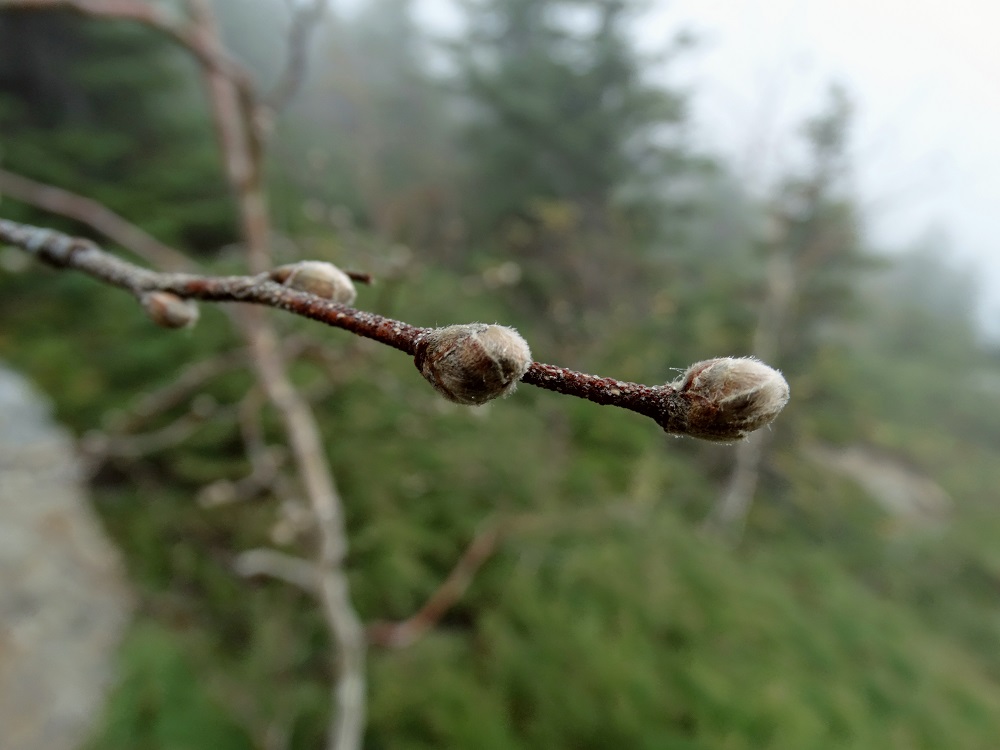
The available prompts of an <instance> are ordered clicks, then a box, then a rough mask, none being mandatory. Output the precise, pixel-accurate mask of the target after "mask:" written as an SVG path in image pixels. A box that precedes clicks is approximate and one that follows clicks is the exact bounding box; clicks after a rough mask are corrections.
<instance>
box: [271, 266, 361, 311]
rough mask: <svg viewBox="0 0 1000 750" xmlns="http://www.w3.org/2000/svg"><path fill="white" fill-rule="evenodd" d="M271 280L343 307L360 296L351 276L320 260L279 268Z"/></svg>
mask: <svg viewBox="0 0 1000 750" xmlns="http://www.w3.org/2000/svg"><path fill="white" fill-rule="evenodd" d="M271 278H272V279H274V280H275V281H279V282H281V283H283V284H284V285H285V286H287V287H289V288H291V289H298V290H299V291H302V292H309V293H310V294H315V295H316V296H317V297H322V298H323V299H328V300H330V301H332V302H339V303H340V304H342V305H350V304H353V302H354V299H355V297H357V294H358V293H357V291H356V290H355V288H354V282H353V281H351V277H350V276H348V275H347V274H346V273H344V272H343V271H341V270H340V269H339V268H337V267H336V266H335V265H333V263H326V262H324V261H319V260H303V261H300V262H299V263H292V264H291V265H287V266H279V267H278V268H275V269H274V270H272V271H271Z"/></svg>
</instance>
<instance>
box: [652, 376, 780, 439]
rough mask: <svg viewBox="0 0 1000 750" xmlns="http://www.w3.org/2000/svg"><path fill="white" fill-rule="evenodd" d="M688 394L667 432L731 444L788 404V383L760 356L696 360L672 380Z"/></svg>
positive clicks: (763, 424) (765, 421)
mask: <svg viewBox="0 0 1000 750" xmlns="http://www.w3.org/2000/svg"><path fill="white" fill-rule="evenodd" d="M671 385H672V386H673V388H674V389H676V390H677V392H678V393H679V394H681V395H682V396H683V397H684V399H683V403H684V405H685V406H684V408H682V409H681V412H680V414H679V415H677V416H676V417H674V420H672V423H671V424H670V426H669V427H668V428H667V431H668V432H673V433H678V434H685V435H691V436H692V437H697V438H701V439H703V440H714V441H716V442H723V443H728V442H732V441H734V440H740V439H742V438H744V437H746V436H747V435H748V434H749V433H751V432H753V431H754V430H756V429H759V428H761V427H763V426H765V425H767V424H769V423H770V422H771V420H773V419H774V418H775V417H776V416H778V413H779V412H780V411H781V410H782V409H783V408H784V406H785V404H786V403H788V396H789V390H788V383H787V382H786V381H785V378H784V377H783V376H782V375H781V373H780V372H778V371H777V370H775V369H773V368H771V367H768V366H767V365H765V364H764V363H763V362H760V361H758V360H756V359H750V358H746V359H737V358H734V357H724V358H721V359H709V360H705V361H704V362H696V363H695V364H693V365H691V366H690V367H689V368H688V369H687V370H686V371H685V372H684V374H683V375H682V376H681V377H680V378H678V379H677V380H675V381H674V382H673V383H672V384H671Z"/></svg>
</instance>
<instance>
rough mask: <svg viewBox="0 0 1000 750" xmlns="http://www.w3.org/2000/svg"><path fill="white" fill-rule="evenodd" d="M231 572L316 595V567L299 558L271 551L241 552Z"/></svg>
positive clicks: (253, 550)
mask: <svg viewBox="0 0 1000 750" xmlns="http://www.w3.org/2000/svg"><path fill="white" fill-rule="evenodd" d="M233 570H235V571H236V572H237V573H238V574H240V575H241V576H243V577H244V578H253V577H254V576H269V577H271V578H276V579H278V580H279V581H284V582H285V583H290V584H292V585H293V586H295V587H297V588H300V589H302V590H303V591H305V592H306V593H309V594H312V595H313V596H315V595H316V594H317V593H318V582H319V576H318V575H317V570H316V566H315V565H314V564H313V563H311V562H309V561H307V560H303V559H302V558H300V557H293V556H292V555H286V554H285V553H284V552H278V551H277V550H273V549H266V548H260V549H251V550H247V551H246V552H241V553H240V554H239V555H237V557H236V560H235V561H234V562H233Z"/></svg>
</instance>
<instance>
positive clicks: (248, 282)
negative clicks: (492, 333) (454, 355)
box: [0, 219, 787, 440]
mask: <svg viewBox="0 0 1000 750" xmlns="http://www.w3.org/2000/svg"><path fill="white" fill-rule="evenodd" d="M0 240H4V241H6V242H9V243H11V244H12V245H15V246H17V247H20V248H22V249H24V250H26V251H28V252H29V253H31V254H32V255H34V256H35V257H37V258H38V259H39V260H41V261H44V262H46V263H48V264H49V265H52V266H55V267H57V268H75V269H77V270H80V271H83V272H85V273H87V274H89V275H91V276H93V277H94V278H97V279H99V280H101V281H104V282H107V283H109V284H111V285H113V286H117V287H120V288H122V289H126V290H128V291H130V292H132V293H133V294H134V295H136V296H140V295H141V294H142V293H143V292H148V291H153V290H161V291H167V292H172V293H174V294H176V295H178V296H180V297H183V298H187V299H199V300H204V301H208V302H248V303H254V304H258V305H265V306H268V307H274V308H277V309H281V310H286V311H288V312H291V313H294V314H296V315H300V316H302V317H306V318H311V319H313V320H317V321H319V322H321V323H326V324H327V325H330V326H334V327H336V328H343V329H344V330H347V331H350V332H351V333H354V334H356V335H358V336H363V337H365V338H369V339H373V340H375V341H378V342H380V343H382V344H385V345H387V346H391V347H393V348H395V349H399V350H400V351H402V352H406V353H407V354H411V355H412V354H415V352H416V350H417V344H418V343H419V341H420V339H421V337H422V336H423V335H425V334H427V333H428V331H429V330H430V329H427V328H419V327H417V326H413V325H410V324H408V323H403V322H401V321H398V320H393V319H391V318H384V317H382V316H380V315H376V314H375V313H370V312H365V311H362V310H357V309H355V308H353V307H349V306H347V305H341V304H337V303H335V302H330V301H329V300H325V299H322V298H320V297H317V296H315V295H312V294H309V293H307V292H300V291H296V290H293V289H289V288H287V287H285V286H282V285H280V284H278V283H276V282H274V281H271V280H270V277H269V276H268V275H267V274H260V275H258V276H200V275H193V274H177V273H173V274H167V273H156V272H154V271H150V270H148V269H145V268H140V267H138V266H135V265H133V264H131V263H127V262H125V261H123V260H121V259H119V258H116V257H114V256H113V255H110V254H109V253H107V252H105V251H103V250H101V249H100V248H98V247H97V246H96V245H95V244H94V243H92V242H90V241H89V240H83V239H79V238H73V237H70V236H68V235H65V234H62V233H59V232H55V231H53V230H49V229H41V228H38V227H33V226H29V225H26V224H18V223H15V222H12V221H7V220H4V219H0ZM522 381H523V382H525V383H528V384H530V385H534V386H537V387H539V388H544V389H546V390H550V391H555V392H556V393H562V394H564V395H568V396H576V397H577V398H583V399H587V400H588V401H593V402H594V403H596V404H602V405H605V406H617V407H621V408H623V409H628V410H630V411H634V412H637V413H639V414H643V415H645V416H647V417H650V418H652V419H653V420H654V421H655V422H656V423H657V424H659V425H660V426H661V427H663V429H664V430H666V431H667V432H669V433H672V434H694V435H695V436H697V437H707V438H708V439H719V438H718V437H716V436H714V435H712V434H705V433H704V431H701V432H700V433H699V431H698V430H696V429H695V428H696V427H703V425H692V424H689V413H690V412H691V410H692V409H695V408H697V409H701V410H705V411H707V412H711V414H710V415H709V416H710V417H712V418H713V419H718V420H720V427H724V426H725V423H724V417H725V416H726V415H725V414H724V413H723V412H724V409H723V406H724V404H723V405H722V406H720V407H719V408H718V410H717V411H719V414H715V412H714V411H713V409H714V408H715V407H714V406H713V403H712V402H711V401H710V400H709V399H708V398H706V396H705V395H703V394H700V393H698V392H694V391H693V390H688V389H687V388H685V387H677V386H676V385H655V386H648V385H642V384H639V383H629V382H624V381H621V380H614V379H613V378H602V377H599V376H597V375H589V374H586V373H581V372H576V371H574V370H569V369H566V368H564V367H558V366H556V365H549V364H544V363H541V362H533V363H532V364H531V367H530V368H529V369H528V371H527V373H526V374H525V375H524V377H523V378H522ZM721 395H722V396H724V397H725V396H726V394H721ZM786 397H787V396H786ZM724 400H725V399H724V398H723V399H722V401H724ZM782 405H783V402H782ZM779 408H780V407H779ZM775 414H776V412H775ZM772 418H773V415H772ZM768 421H770V420H768ZM710 426H711V425H710ZM759 426H762V425H760V424H757V425H755V427H759ZM726 434H727V435H728V438H726V437H725V436H723V439H729V440H734V439H737V438H739V437H742V436H743V433H742V432H739V433H726Z"/></svg>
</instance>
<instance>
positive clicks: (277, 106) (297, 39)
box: [264, 0, 327, 112]
mask: <svg viewBox="0 0 1000 750" xmlns="http://www.w3.org/2000/svg"><path fill="white" fill-rule="evenodd" d="M326 11H327V0H312V2H303V3H300V4H298V5H296V6H295V7H294V9H293V11H292V22H291V25H290V27H289V30H288V51H287V53H286V55H285V68H284V70H282V72H281V75H280V76H278V82H277V83H276V84H275V86H274V88H273V89H272V90H271V92H270V93H269V94H268V95H267V96H266V97H265V98H264V101H265V102H266V103H267V105H268V106H269V107H271V109H272V110H274V111H275V112H281V111H282V110H284V109H285V108H286V107H287V106H288V105H289V104H290V103H291V101H292V100H293V99H294V98H295V96H296V95H297V94H298V93H299V90H300V89H301V88H302V83H303V82H304V80H305V75H306V67H307V63H308V60H309V41H310V37H311V36H312V34H313V33H314V32H315V31H316V27H317V26H318V25H319V24H320V22H321V21H322V20H323V16H325V15H326Z"/></svg>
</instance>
